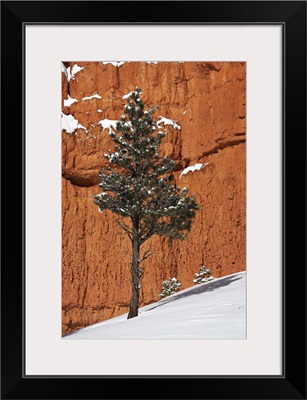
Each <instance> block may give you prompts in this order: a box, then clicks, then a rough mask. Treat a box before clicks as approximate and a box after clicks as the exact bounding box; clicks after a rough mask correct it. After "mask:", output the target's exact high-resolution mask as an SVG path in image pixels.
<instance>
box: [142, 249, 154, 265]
mask: <svg viewBox="0 0 307 400" xmlns="http://www.w3.org/2000/svg"><path fill="white" fill-rule="evenodd" d="M150 256H152V253H151V252H150V250H146V251H145V252H144V254H143V257H142V258H141V259H140V261H139V263H140V264H141V262H143V261H144V260H146V258H148V257H150Z"/></svg>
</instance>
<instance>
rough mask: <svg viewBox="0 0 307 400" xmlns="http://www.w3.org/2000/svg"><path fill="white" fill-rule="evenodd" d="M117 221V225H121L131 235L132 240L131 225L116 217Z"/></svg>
mask: <svg viewBox="0 0 307 400" xmlns="http://www.w3.org/2000/svg"><path fill="white" fill-rule="evenodd" d="M115 221H116V223H117V225H119V226H120V227H121V228H122V229H123V230H124V231H125V232H126V233H127V235H128V236H129V239H130V240H131V242H132V230H131V229H130V228H129V226H128V225H126V224H124V223H123V222H122V221H120V220H119V219H116V220H115Z"/></svg>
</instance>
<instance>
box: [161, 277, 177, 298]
mask: <svg viewBox="0 0 307 400" xmlns="http://www.w3.org/2000/svg"><path fill="white" fill-rule="evenodd" d="M180 287H181V283H180V282H179V281H178V279H177V278H170V279H168V280H166V281H163V282H162V289H161V293H160V294H159V296H160V297H161V298H163V297H167V296H170V295H171V294H174V293H175V292H176V291H178V290H179V289H180Z"/></svg>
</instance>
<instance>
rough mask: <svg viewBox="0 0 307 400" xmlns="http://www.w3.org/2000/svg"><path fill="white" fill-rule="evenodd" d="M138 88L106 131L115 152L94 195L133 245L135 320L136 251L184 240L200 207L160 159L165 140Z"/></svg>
mask: <svg viewBox="0 0 307 400" xmlns="http://www.w3.org/2000/svg"><path fill="white" fill-rule="evenodd" d="M140 95H141V89H140V88H139V87H137V88H136V90H135V91H133V92H131V93H129V95H127V96H124V97H125V98H127V105H126V106H125V108H124V114H123V115H122V116H121V119H120V121H117V124H116V132H114V131H113V130H111V131H110V136H111V139H112V141H113V142H114V151H111V150H109V152H108V153H107V154H105V155H104V156H105V157H106V158H107V159H109V162H110V166H109V167H108V168H107V171H105V170H104V169H102V170H101V171H100V174H99V178H100V181H101V182H100V184H99V187H100V188H101V190H102V193H100V194H97V195H96V196H94V201H95V203H96V204H97V205H98V209H99V211H100V212H102V211H103V210H111V211H112V212H114V213H115V214H118V215H119V216H120V217H121V218H119V219H118V221H117V222H118V224H119V225H120V227H121V228H122V229H123V230H124V231H125V232H126V234H127V235H128V236H129V238H130V240H131V243H132V264H131V276H132V281H131V282H132V297H131V302H130V311H129V313H128V318H133V317H135V316H137V315H138V301H139V288H140V286H139V283H140V279H141V277H142V275H143V270H142V269H141V268H140V263H141V262H142V261H144V259H145V258H147V257H148V256H149V253H148V252H145V254H144V256H143V258H142V260H140V247H141V246H142V244H143V243H145V242H146V241H147V240H148V239H149V238H151V237H152V236H153V235H155V234H157V235H160V236H167V237H170V238H172V239H181V240H183V239H184V238H185V237H186V235H187V234H188V232H189V231H190V229H191V226H192V221H193V219H194V216H195V211H196V210H197V209H198V208H199V207H198V204H197V203H196V201H195V198H194V197H193V196H188V189H187V188H183V189H181V188H179V187H176V185H175V184H174V176H173V171H174V169H175V167H176V163H175V161H173V160H170V159H168V158H167V157H164V158H163V159H161V158H160V157H159V147H160V145H161V142H162V140H163V138H164V137H165V135H166V132H165V130H164V129H162V128H161V127H160V126H159V125H158V124H157V122H156V121H155V120H154V113H155V111H156V110H155V108H153V107H150V108H149V109H148V110H145V107H144V103H143V101H142V99H141V97H140Z"/></svg>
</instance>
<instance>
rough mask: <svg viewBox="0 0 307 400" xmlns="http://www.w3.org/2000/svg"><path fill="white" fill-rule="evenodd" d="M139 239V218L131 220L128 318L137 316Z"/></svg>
mask: <svg viewBox="0 0 307 400" xmlns="http://www.w3.org/2000/svg"><path fill="white" fill-rule="evenodd" d="M139 259H140V240H139V219H138V218H135V219H134V220H133V227H132V264H131V288H132V294H131V300H130V309H129V313H128V319H129V318H134V317H137V316H138V310H139V291H140V265H139V264H140V261H139Z"/></svg>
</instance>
